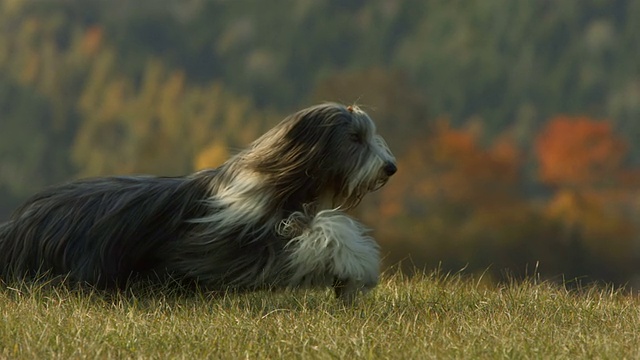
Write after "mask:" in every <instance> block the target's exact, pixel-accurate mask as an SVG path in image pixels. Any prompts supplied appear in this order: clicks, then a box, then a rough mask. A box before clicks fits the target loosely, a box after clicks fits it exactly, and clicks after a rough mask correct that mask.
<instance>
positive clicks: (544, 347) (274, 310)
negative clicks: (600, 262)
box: [0, 273, 640, 359]
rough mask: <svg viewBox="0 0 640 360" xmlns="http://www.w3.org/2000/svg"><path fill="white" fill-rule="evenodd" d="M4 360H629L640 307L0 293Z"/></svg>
mask: <svg viewBox="0 0 640 360" xmlns="http://www.w3.org/2000/svg"><path fill="white" fill-rule="evenodd" d="M0 309H1V310H0V312H2V321H0V356H2V357H6V358H12V359H32V358H85V357H92V358H93V357H101V358H102V357H104V358H228V359H237V358H245V357H249V358H265V359H267V358H269V359H271V358H348V357H357V358H377V359H379V358H385V359H386V358H392V359H396V358H397V359H442V358H455V359H465V358H469V359H472V358H473V359H476V358H479V357H481V358H505V357H506V358H610V357H612V358H632V357H634V356H636V355H637V344H638V342H639V341H640V335H639V334H640V325H639V323H638V321H637V320H638V317H639V316H640V303H639V301H638V298H637V297H636V296H634V295H631V294H629V293H626V292H624V291H620V290H614V289H611V288H604V287H602V288H599V287H592V288H583V289H578V290H573V291H569V290H566V289H565V288H563V287H562V286H557V285H553V284H550V283H546V282H538V281H537V280H536V279H535V278H531V279H529V280H526V281H524V282H521V283H508V284H504V285H498V286H493V285H486V284H485V283H484V282H483V280H482V278H472V277H469V276H461V275H442V274H439V273H431V274H428V275H417V276H415V277H413V278H411V279H409V278H404V277H402V276H400V275H391V276H387V277H385V278H384V279H383V281H382V283H381V284H380V286H379V287H378V288H376V289H375V290H374V291H373V293H371V294H369V295H367V296H365V297H363V298H362V299H360V302H359V303H358V304H356V305H355V306H354V307H352V308H345V307H343V306H342V305H341V304H340V303H339V302H338V301H337V300H335V299H333V297H332V294H331V293H330V292H329V291H327V292H322V291H316V292H312V291H309V292H305V291H287V292H283V293H274V292H264V293H250V294H242V295H238V294H236V295H234V294H228V295H217V296H216V295H210V294H204V293H196V294H190V295H187V294H180V293H176V292H172V291H171V290H169V289H163V288H149V289H137V291H135V292H133V291H132V292H127V293H117V294H111V295H107V294H102V293H99V292H93V291H91V290H80V291H77V290H69V289H66V288H64V287H60V286H41V285H33V284H31V285H22V286H20V285H18V286H15V285H14V287H11V288H3V289H1V290H0Z"/></svg>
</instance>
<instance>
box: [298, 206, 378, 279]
mask: <svg viewBox="0 0 640 360" xmlns="http://www.w3.org/2000/svg"><path fill="white" fill-rule="evenodd" d="M366 231H367V230H366V229H365V228H364V227H363V226H362V225H361V224H360V223H358V222H357V221H355V220H353V219H352V218H350V217H349V216H347V215H345V214H344V213H343V212H341V211H339V210H335V209H334V210H323V211H320V212H318V214H316V215H315V216H314V217H313V219H311V222H310V223H309V224H308V226H307V227H306V228H305V229H304V231H303V232H302V234H301V235H299V236H296V237H294V238H293V239H291V241H289V243H288V244H287V249H288V250H290V251H291V253H290V262H289V265H290V267H291V269H292V271H293V276H292V282H293V283H294V285H295V284H298V283H300V282H304V281H305V279H306V280H308V279H309V278H311V279H330V280H333V278H337V279H340V280H347V281H350V282H354V283H356V284H358V286H359V287H361V288H371V287H373V286H375V285H376V284H377V282H378V276H379V273H380V255H379V246H378V244H377V243H376V242H375V240H374V239H373V238H371V237H370V236H367V235H366V234H365V233H366Z"/></svg>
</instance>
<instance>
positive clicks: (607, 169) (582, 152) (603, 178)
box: [535, 116, 627, 187]
mask: <svg viewBox="0 0 640 360" xmlns="http://www.w3.org/2000/svg"><path fill="white" fill-rule="evenodd" d="M626 150H627V145H626V144H625V142H624V141H623V140H622V139H621V138H620V137H618V136H617V135H616V134H614V133H613V130H612V128H611V124H610V123H609V122H606V121H596V120H593V119H590V118H587V117H571V116H557V117H555V118H552V119H551V120H550V121H549V122H548V123H547V124H546V126H545V127H544V128H543V129H542V131H541V132H540V134H539V135H538V136H537V138H536V141H535V151H536V155H537V158H538V164H539V177H540V180H542V182H544V183H546V184H549V185H555V186H558V185H565V186H574V187H575V186H577V187H580V186H594V185H605V184H609V183H611V182H612V181H614V180H615V179H616V176H617V175H618V174H619V172H620V170H621V168H622V164H623V160H624V155H625V152H626Z"/></svg>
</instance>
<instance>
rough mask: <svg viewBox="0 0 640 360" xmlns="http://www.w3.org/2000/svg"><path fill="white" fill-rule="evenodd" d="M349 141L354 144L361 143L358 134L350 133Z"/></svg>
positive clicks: (360, 137)
mask: <svg viewBox="0 0 640 360" xmlns="http://www.w3.org/2000/svg"><path fill="white" fill-rule="evenodd" d="M349 140H351V141H353V142H356V143H361V142H362V136H360V134H358V133H351V134H349Z"/></svg>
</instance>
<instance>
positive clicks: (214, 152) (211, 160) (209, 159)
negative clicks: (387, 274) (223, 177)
mask: <svg viewBox="0 0 640 360" xmlns="http://www.w3.org/2000/svg"><path fill="white" fill-rule="evenodd" d="M228 157H229V151H228V150H227V147H226V146H225V144H224V143H223V142H221V141H214V142H212V143H211V144H209V145H208V146H207V147H205V148H204V150H202V151H200V153H199V154H198V155H197V156H196V159H195V162H194V166H193V167H194V169H195V170H203V169H210V168H216V167H218V166H220V165H222V163H224V162H225V161H226V160H227V158H228Z"/></svg>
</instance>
